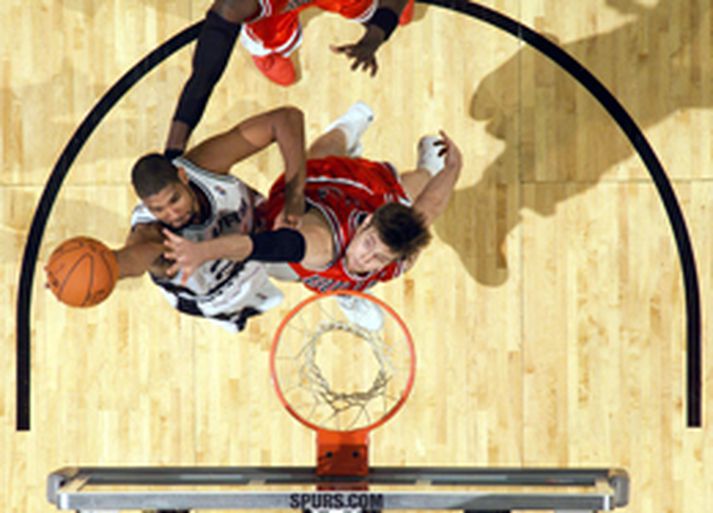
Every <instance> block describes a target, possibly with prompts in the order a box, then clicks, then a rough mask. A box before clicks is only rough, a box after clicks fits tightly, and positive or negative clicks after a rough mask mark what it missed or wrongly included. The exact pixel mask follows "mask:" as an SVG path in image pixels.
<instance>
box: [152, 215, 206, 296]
mask: <svg viewBox="0 0 713 513" xmlns="http://www.w3.org/2000/svg"><path fill="white" fill-rule="evenodd" d="M163 235H164V237H166V238H165V239H164V242H163V245H164V246H165V247H166V251H165V252H164V254H163V256H164V258H166V259H168V260H172V261H173V264H172V265H171V266H170V267H169V268H168V270H167V271H166V274H167V275H168V276H170V277H173V276H175V275H176V274H178V273H179V272H182V273H183V276H181V283H183V284H184V285H185V283H186V282H187V281H188V278H190V277H191V275H192V274H193V273H194V272H196V269H198V268H199V267H200V266H201V264H203V262H205V261H206V260H208V258H207V257H206V256H205V254H204V252H203V251H202V247H201V244H200V243H199V242H191V241H189V240H188V239H184V238H183V237H181V236H179V235H176V234H175V233H173V232H172V231H170V230H167V229H165V228H164V230H163Z"/></svg>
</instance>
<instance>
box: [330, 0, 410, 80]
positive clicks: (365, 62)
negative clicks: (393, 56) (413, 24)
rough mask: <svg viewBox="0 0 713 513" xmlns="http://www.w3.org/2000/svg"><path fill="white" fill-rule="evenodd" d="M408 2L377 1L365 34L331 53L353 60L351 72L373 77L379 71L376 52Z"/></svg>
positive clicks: (337, 47) (394, 27)
mask: <svg viewBox="0 0 713 513" xmlns="http://www.w3.org/2000/svg"><path fill="white" fill-rule="evenodd" d="M407 3H408V0H379V4H378V7H377V9H376V11H374V14H373V15H372V16H371V18H369V20H368V21H366V23H364V27H365V28H366V32H365V33H364V35H363V36H362V38H361V39H360V40H359V41H357V42H356V43H354V44H348V45H342V46H333V47H332V51H334V52H336V53H343V54H344V55H346V56H347V57H348V58H349V59H353V62H352V70H357V69H359V68H361V69H362V70H364V71H368V72H369V73H370V74H371V76H374V75H375V74H376V72H377V70H378V69H379V66H378V63H377V61H376V51H377V50H378V49H379V47H380V46H381V45H382V44H384V43H385V42H386V41H387V40H388V39H389V38H390V37H391V34H392V33H393V32H394V30H396V27H397V26H398V24H399V18H400V16H401V13H402V12H403V10H404V7H406V4H407Z"/></svg>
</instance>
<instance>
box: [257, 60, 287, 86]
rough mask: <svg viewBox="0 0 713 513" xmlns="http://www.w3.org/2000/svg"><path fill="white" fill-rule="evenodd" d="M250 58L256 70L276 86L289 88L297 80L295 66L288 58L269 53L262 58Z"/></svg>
mask: <svg viewBox="0 0 713 513" xmlns="http://www.w3.org/2000/svg"><path fill="white" fill-rule="evenodd" d="M252 58H253V62H254V63H255V66H257V69H259V70H260V72H262V74H263V75H265V76H266V77H267V78H269V79H270V80H272V81H273V82H275V83H276V84H279V85H281V86H289V85H292V84H294V83H295V81H296V80H297V73H296V72H295V65H294V64H292V60H291V59H290V58H289V57H283V56H282V55H280V54H277V53H271V54H269V55H265V56H263V57H258V56H257V55H253V56H252Z"/></svg>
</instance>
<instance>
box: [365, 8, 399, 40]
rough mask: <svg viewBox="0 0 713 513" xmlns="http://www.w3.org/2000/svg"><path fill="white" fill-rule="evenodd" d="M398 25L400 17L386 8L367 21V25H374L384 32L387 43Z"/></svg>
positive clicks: (380, 9)
mask: <svg viewBox="0 0 713 513" xmlns="http://www.w3.org/2000/svg"><path fill="white" fill-rule="evenodd" d="M398 24H399V17H398V15H397V14H396V13H395V12H394V11H392V10H391V9H387V8H386V7H379V8H378V9H377V10H376V12H375V13H374V15H373V16H372V17H371V18H370V19H369V21H367V25H374V26H376V27H379V28H380V29H381V30H383V31H384V41H387V40H388V39H389V38H390V37H391V34H392V33H393V32H394V30H395V29H396V27H397V26H398Z"/></svg>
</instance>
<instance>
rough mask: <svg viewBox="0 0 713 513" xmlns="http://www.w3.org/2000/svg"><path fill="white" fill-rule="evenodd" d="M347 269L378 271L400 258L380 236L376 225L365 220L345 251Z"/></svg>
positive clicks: (362, 272) (367, 271) (359, 272)
mask: <svg viewBox="0 0 713 513" xmlns="http://www.w3.org/2000/svg"><path fill="white" fill-rule="evenodd" d="M345 256H346V264H347V270H349V272H352V273H357V274H364V273H369V272H372V271H378V270H379V269H381V268H382V267H384V266H386V265H388V264H390V263H391V262H393V261H394V260H396V259H397V258H398V255H397V254H396V253H394V252H393V251H391V250H390V249H389V247H388V246H387V245H386V244H384V242H383V241H382V240H381V237H379V232H378V230H377V229H376V228H375V227H374V226H370V225H369V223H368V221H365V222H364V223H363V224H362V226H360V227H359V229H358V230H357V232H356V234H355V235H354V238H353V239H352V240H351V242H350V243H349V246H347V250H346V252H345Z"/></svg>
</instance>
